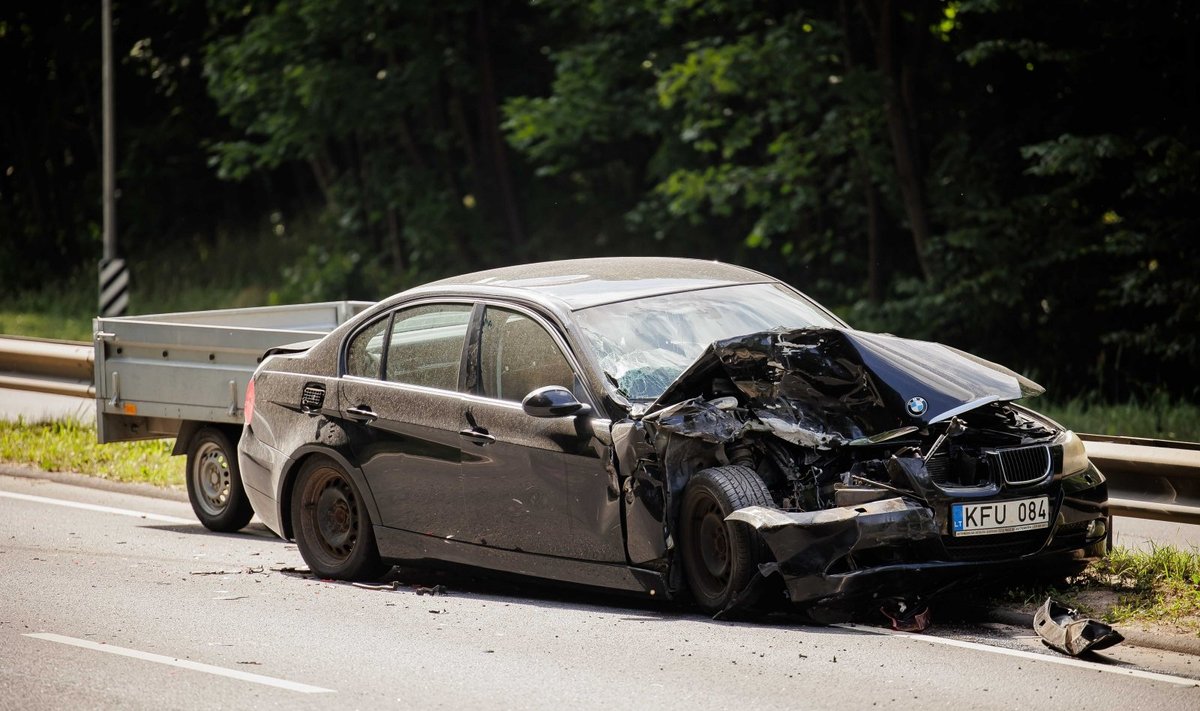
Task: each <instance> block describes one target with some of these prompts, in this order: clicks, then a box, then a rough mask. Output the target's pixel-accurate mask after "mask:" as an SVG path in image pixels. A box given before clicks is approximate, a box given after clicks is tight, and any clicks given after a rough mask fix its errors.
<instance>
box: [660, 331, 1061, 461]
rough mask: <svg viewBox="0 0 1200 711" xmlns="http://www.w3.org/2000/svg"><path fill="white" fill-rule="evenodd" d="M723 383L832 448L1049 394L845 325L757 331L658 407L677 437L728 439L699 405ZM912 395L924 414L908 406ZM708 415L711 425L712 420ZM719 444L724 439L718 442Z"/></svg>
mask: <svg viewBox="0 0 1200 711" xmlns="http://www.w3.org/2000/svg"><path fill="white" fill-rule="evenodd" d="M714 378H728V379H729V380H731V381H732V382H733V384H734V385H735V386H736V387H737V388H738V390H740V391H741V392H742V393H743V394H744V395H746V396H747V397H748V398H749V400H750V408H751V410H752V411H753V413H754V415H755V417H756V418H757V419H758V420H759V421H760V422H762V423H764V424H766V426H767V427H768V428H769V429H771V430H772V431H773V432H775V433H776V434H777V435H779V436H780V437H782V438H783V439H785V440H788V441H790V442H792V443H794V444H799V445H802V446H809V447H829V446H835V445H840V444H845V443H847V442H849V441H851V440H858V439H861V438H864V437H871V436H874V435H879V434H882V433H885V432H889V431H893V430H898V429H901V428H906V427H911V426H919V427H923V426H926V425H930V424H934V423H936V422H940V421H943V420H946V419H948V418H950V417H952V416H954V415H956V414H960V413H962V412H965V411H968V410H971V409H975V408H977V407H981V406H982V405H985V404H987V403H989V402H997V401H1010V400H1016V399H1019V398H1022V397H1029V396H1032V395H1038V394H1041V393H1042V392H1043V389H1042V387H1041V386H1040V385H1038V384H1036V383H1034V382H1033V381H1031V380H1028V379H1027V378H1024V377H1023V376H1021V375H1018V374H1017V373H1014V372H1013V371H1011V370H1009V369H1007V368H1005V367H1003V366H1001V365H997V364H995V363H991V362H989V361H986V360H983V359H981V358H977V357H975V356H972V355H969V354H967V353H963V352H962V351H959V350H957V349H954V348H950V347H949V346H944V345H941V344H938V343H930V342H926V341H914V340H909V339H904V338H897V337H896V336H887V335H880V334H873V333H865V332H863V331H855V330H852V329H842V328H802V329H795V330H790V331H788V330H774V331H762V332H759V333H752V334H749V335H745V336H738V337H736V338H729V339H725V340H721V341H716V342H714V343H713V344H712V345H710V346H709V347H708V348H707V349H705V351H704V353H702V354H701V355H700V357H699V358H697V360H696V361H695V362H694V363H693V364H692V365H691V366H690V367H689V368H688V369H687V370H686V371H684V373H683V374H682V375H680V376H679V378H677V379H676V380H675V382H674V383H672V384H671V385H670V386H669V387H668V388H667V389H666V390H665V391H664V392H663V394H662V396H661V397H659V399H658V400H657V401H655V403H654V404H652V405H651V406H650V407H649V408H647V412H648V413H656V412H658V411H660V410H665V409H668V408H672V407H675V406H681V405H682V407H680V409H678V410H672V411H671V415H672V416H673V418H675V420H676V421H675V422H672V427H673V428H674V429H672V431H677V432H679V433H680V434H689V431H688V429H687V426H688V425H689V423H696V424H698V425H699V427H697V429H695V430H692V431H691V432H692V434H693V436H699V437H704V438H707V439H709V441H726V440H724V439H720V437H726V436H728V435H727V432H729V431H731V430H732V429H733V427H732V425H731V424H730V423H729V422H728V420H730V419H734V418H732V415H729V414H726V415H725V416H721V415H717V414H715V413H712V412H709V411H707V410H705V409H704V408H703V407H702V406H700V405H699V404H697V403H693V404H691V405H684V403H685V402H687V401H688V400H689V399H694V398H696V396H697V395H699V394H701V393H703V392H704V390H705V389H706V387H707V386H708V384H709V383H710V382H712V380H713V379H714ZM913 398H920V399H921V401H922V403H921V406H920V407H914V408H911V409H910V408H908V404H909V403H910V401H912V400H913ZM706 418H707V419H706ZM714 438H716V439H714Z"/></svg>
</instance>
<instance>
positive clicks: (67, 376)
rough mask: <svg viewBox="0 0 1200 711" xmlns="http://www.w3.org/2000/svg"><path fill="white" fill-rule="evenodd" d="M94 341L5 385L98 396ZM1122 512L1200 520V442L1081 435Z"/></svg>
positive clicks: (42, 347)
mask: <svg viewBox="0 0 1200 711" xmlns="http://www.w3.org/2000/svg"><path fill="white" fill-rule="evenodd" d="M94 353H95V352H94V350H93V348H92V344H90V343H86V342H80V341H48V340H43V339H38V338H15V337H11V336H5V337H3V338H0V388H10V389H13V390H28V391H32V392H41V393H53V394H56V395H73V396H76V397H81V398H92V397H95V395H96V391H95V386H94V385H93V383H92V380H93V378H94V372H93V363H92V361H93V358H94ZM1080 437H1081V438H1082V439H1083V441H1084V445H1085V446H1086V447H1087V453H1088V457H1090V458H1091V460H1092V461H1093V462H1095V464H1096V466H1097V467H1099V468H1100V471H1101V472H1103V473H1104V476H1105V477H1106V478H1107V479H1108V489H1109V508H1110V509H1111V510H1112V512H1113V513H1114V514H1116V515H1118V516H1130V517H1133V518H1146V519H1157V520H1160V521H1172V522H1175V523H1195V524H1200V443H1192V442H1168V441H1164V440H1156V439H1142V438H1139V437H1108V436H1104V435H1089V434H1081V435H1080Z"/></svg>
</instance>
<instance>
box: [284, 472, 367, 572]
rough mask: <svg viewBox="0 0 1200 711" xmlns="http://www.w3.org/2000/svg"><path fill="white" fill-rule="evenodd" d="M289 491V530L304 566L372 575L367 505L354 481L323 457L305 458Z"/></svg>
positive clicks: (317, 569) (314, 569) (313, 570)
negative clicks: (294, 537) (291, 489)
mask: <svg viewBox="0 0 1200 711" xmlns="http://www.w3.org/2000/svg"><path fill="white" fill-rule="evenodd" d="M295 490H296V494H295V495H294V496H293V497H292V507H291V508H292V530H293V531H294V532H295V534H296V546H297V547H298V548H299V549H300V555H301V556H303V557H304V562H305V563H307V564H308V567H309V569H310V570H311V571H312V572H313V573H314V574H315V575H316V576H317V577H321V578H336V579H339V580H359V579H374V578H378V577H379V576H380V575H382V574H383V573H384V571H385V570H386V567H385V566H384V565H383V564H382V563H381V562H380V560H379V549H378V548H377V547H376V545H375V534H374V532H373V531H372V530H371V519H370V516H369V515H368V514H367V507H366V504H365V502H364V501H363V499H362V496H361V495H360V494H359V491H358V489H357V488H356V487H355V486H354V481H353V480H352V479H351V478H350V475H349V474H347V473H346V472H345V471H344V470H342V468H341V467H340V466H338V465H337V464H336V463H334V462H333V461H332V460H329V459H326V458H324V457H314V458H312V459H309V460H308V461H307V462H305V463H304V467H303V468H302V469H301V470H300V474H299V475H298V476H297V478H296V489H295Z"/></svg>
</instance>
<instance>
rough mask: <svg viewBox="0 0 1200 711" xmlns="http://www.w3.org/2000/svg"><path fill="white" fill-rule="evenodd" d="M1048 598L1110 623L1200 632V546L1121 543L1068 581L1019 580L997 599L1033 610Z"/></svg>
mask: <svg viewBox="0 0 1200 711" xmlns="http://www.w3.org/2000/svg"><path fill="white" fill-rule="evenodd" d="M1047 597H1053V598H1054V599H1056V600H1058V601H1060V602H1062V603H1064V604H1066V605H1069V606H1070V607H1073V608H1075V609H1078V610H1079V611H1080V612H1081V613H1082V614H1084V615H1087V616H1089V617H1094V618H1096V619H1100V620H1104V621H1105V622H1110V623H1113V624H1131V623H1134V624H1137V623H1141V624H1151V625H1163V624H1165V625H1170V626H1173V627H1176V628H1178V629H1182V630H1185V631H1187V632H1189V633H1192V634H1195V635H1197V636H1200V549H1192V550H1182V549H1179V548H1174V547H1171V546H1156V547H1154V548H1152V549H1151V550H1149V551H1141V550H1133V549H1130V548H1116V549H1114V550H1113V551H1111V552H1110V553H1109V556H1108V557H1107V558H1104V559H1102V560H1099V561H1096V562H1095V563H1093V564H1092V565H1090V566H1089V567H1088V568H1087V570H1085V571H1084V572H1083V573H1082V574H1080V575H1078V576H1076V577H1074V578H1070V579H1068V580H1067V581H1065V582H1063V583H1058V584H1054V585H1049V584H1032V585H1029V584H1021V585H1017V586H1014V587H1012V588H1009V589H1008V590H1005V591H1004V592H1002V593H1000V594H999V595H998V596H997V597H996V598H995V602H996V603H997V604H1000V605H1005V606H1011V605H1015V606H1017V607H1020V608H1022V609H1024V610H1025V611H1027V612H1032V611H1033V609H1034V608H1037V607H1040V606H1041V604H1042V603H1043V602H1045V600H1046V598H1047Z"/></svg>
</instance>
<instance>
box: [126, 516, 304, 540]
mask: <svg viewBox="0 0 1200 711" xmlns="http://www.w3.org/2000/svg"><path fill="white" fill-rule="evenodd" d="M142 528H150V529H154V530H156V531H169V532H171V533H186V534H188V535H193V536H216V537H218V538H230V539H245V538H247V537H249V538H265V539H274V540H276V541H279V543H280V545H284V544H286V543H287V541H285V540H283V539H282V538H280V537H279V536H276V535H275V533H274V532H273V531H271V529H269V528H267V527H266V526H265V525H263V524H261V523H251V524H250V525H248V526H246V527H245V528H243V529H242V530H240V531H234V532H232V533H220V532H218V531H210V530H208V529H207V528H205V527H204V526H203V525H202V524H201V523H200V522H199V521H197V522H196V523H170V524H153V525H147V526H143V527H142Z"/></svg>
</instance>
